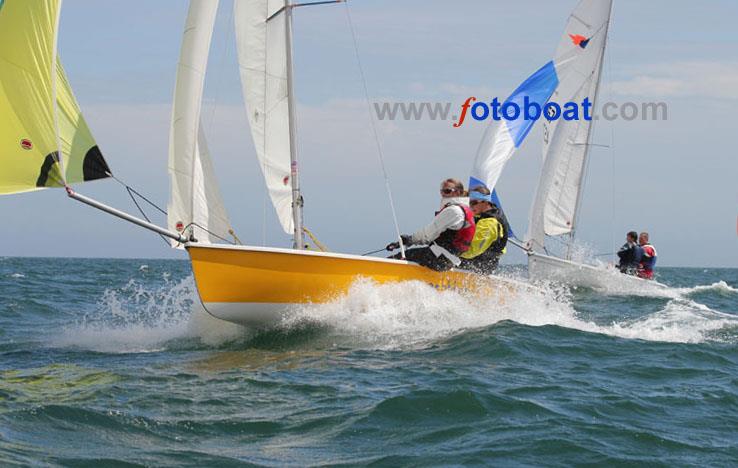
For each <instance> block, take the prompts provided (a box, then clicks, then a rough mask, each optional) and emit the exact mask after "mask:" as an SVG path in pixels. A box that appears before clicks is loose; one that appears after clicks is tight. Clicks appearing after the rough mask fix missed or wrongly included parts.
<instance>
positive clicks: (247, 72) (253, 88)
mask: <svg viewBox="0 0 738 468" xmlns="http://www.w3.org/2000/svg"><path fill="white" fill-rule="evenodd" d="M286 5H287V2H286V0H236V1H235V3H234V20H235V25H236V41H237V45H238V62H239V67H240V71H241V83H242V86H243V96H244V101H245V102H246V110H247V114H248V119H249V124H250V127H251V134H252V137H253V140H254V145H255V146H256V154H257V157H258V159H259V165H260V166H261V170H262V172H263V174H264V180H265V181H266V187H267V190H268V192H269V196H270V198H271V200H272V203H273V204H274V208H275V210H276V212H277V216H278V218H279V221H280V223H281V225H282V228H283V229H284V230H285V232H287V233H290V234H292V233H293V231H294V219H293V212H292V189H293V186H292V182H293V181H292V177H293V173H292V171H291V155H290V153H291V151H292V149H293V148H292V145H294V144H295V143H294V141H293V137H292V133H293V132H292V131H291V128H290V125H291V123H290V109H289V105H290V104H289V100H290V93H291V89H290V88H291V87H290V82H289V66H290V64H289V53H288V48H289V47H291V44H289V42H288V38H287V36H288V34H287V33H288V31H287V30H286V28H288V27H289V25H288V22H287V20H286V10H284V8H285V7H286ZM295 170H296V167H295Z"/></svg>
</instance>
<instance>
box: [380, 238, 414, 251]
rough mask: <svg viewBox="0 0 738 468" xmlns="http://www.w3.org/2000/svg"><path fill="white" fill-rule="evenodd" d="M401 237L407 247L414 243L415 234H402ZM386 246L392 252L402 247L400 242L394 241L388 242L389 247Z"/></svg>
mask: <svg viewBox="0 0 738 468" xmlns="http://www.w3.org/2000/svg"><path fill="white" fill-rule="evenodd" d="M400 238H401V239H402V243H403V245H404V246H405V247H410V246H411V245H413V236H408V235H407V234H403V235H401V236H400ZM385 248H386V249H387V250H389V251H390V252H392V251H393V250H397V249H399V248H400V243H399V242H392V243H390V244H387V247H385Z"/></svg>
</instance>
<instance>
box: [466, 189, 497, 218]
mask: <svg viewBox="0 0 738 468" xmlns="http://www.w3.org/2000/svg"><path fill="white" fill-rule="evenodd" d="M469 207H470V208H471V210H472V212H474V214H475V215H478V214H482V213H484V212H485V211H489V210H491V209H493V207H494V204H493V203H492V198H491V195H490V192H489V189H488V188H487V187H484V186H479V187H474V188H472V189H470V190H469Z"/></svg>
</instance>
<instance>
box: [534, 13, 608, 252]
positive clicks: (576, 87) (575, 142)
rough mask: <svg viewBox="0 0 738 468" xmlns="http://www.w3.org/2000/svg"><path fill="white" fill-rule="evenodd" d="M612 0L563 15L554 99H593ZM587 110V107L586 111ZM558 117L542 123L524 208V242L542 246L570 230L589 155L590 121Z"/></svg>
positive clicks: (597, 86) (537, 246)
mask: <svg viewBox="0 0 738 468" xmlns="http://www.w3.org/2000/svg"><path fill="white" fill-rule="evenodd" d="M611 9H612V0H583V1H582V2H580V3H579V5H578V6H577V8H576V9H575V10H574V12H573V13H572V14H571V16H570V17H569V21H568V22H567V25H566V29H565V30H564V35H563V37H562V39H561V42H560V43H559V46H558V48H557V49H556V57H555V59H554V61H555V62H556V63H557V64H560V63H567V66H566V67H558V66H557V70H558V71H559V82H560V83H559V86H558V87H557V88H556V91H554V94H553V96H552V98H551V100H552V101H554V102H557V103H560V104H561V103H565V102H569V101H574V102H578V103H581V102H582V101H583V99H584V98H585V97H586V98H589V101H590V102H591V103H592V106H593V107H592V109H594V105H595V103H596V99H597V90H598V88H599V82H600V72H601V69H602V60H603V55H604V51H605V45H606V42H607V31H608V27H609V23H610V12H611ZM590 113H591V111H590ZM579 117H580V119H579V120H569V121H567V120H564V119H558V120H554V121H550V122H549V121H548V120H545V119H544V124H543V138H544V145H543V158H544V161H543V169H542V171H541V178H540V180H539V182H538V189H537V191H536V196H535V198H534V201H533V205H532V207H531V212H530V223H529V227H528V235H527V239H528V247H529V248H543V246H544V240H545V236H546V235H549V236H557V235H562V234H568V233H571V232H573V230H574V226H575V222H576V213H577V208H578V204H579V200H580V197H581V190H582V184H583V182H584V173H585V169H586V159H587V155H588V154H589V147H590V137H591V130H592V123H593V121H591V120H585V119H583V118H582V117H583V116H582V115H580V116H579Z"/></svg>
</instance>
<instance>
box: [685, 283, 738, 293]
mask: <svg viewBox="0 0 738 468" xmlns="http://www.w3.org/2000/svg"><path fill="white" fill-rule="evenodd" d="M674 289H675V290H676V291H678V292H679V294H681V295H683V296H689V295H692V294H698V293H706V292H715V293H718V294H721V295H725V296H730V295H734V294H738V289H736V288H734V287H732V286H730V285H729V284H728V283H726V282H725V281H718V282H716V283H712V284H707V285H699V286H693V287H691V288H674Z"/></svg>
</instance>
